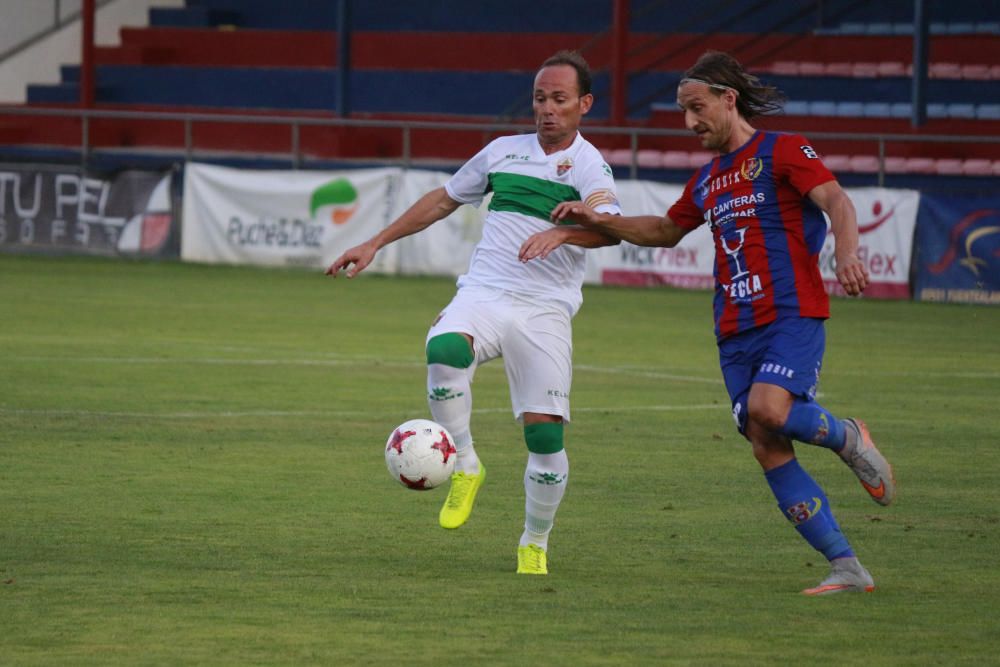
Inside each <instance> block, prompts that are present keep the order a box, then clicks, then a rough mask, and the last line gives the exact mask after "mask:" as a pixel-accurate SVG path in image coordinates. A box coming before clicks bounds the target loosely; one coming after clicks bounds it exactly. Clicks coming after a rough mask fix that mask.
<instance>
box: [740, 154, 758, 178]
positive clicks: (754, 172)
mask: <svg viewBox="0 0 1000 667" xmlns="http://www.w3.org/2000/svg"><path fill="white" fill-rule="evenodd" d="M762 169H764V161H763V160H761V159H760V158H759V157H752V158H747V159H746V160H744V161H743V164H742V165H741V166H740V175H741V176H743V178H745V179H746V180H748V181H752V180H754V179H755V178H757V177H758V176H760V172H761V170H762Z"/></svg>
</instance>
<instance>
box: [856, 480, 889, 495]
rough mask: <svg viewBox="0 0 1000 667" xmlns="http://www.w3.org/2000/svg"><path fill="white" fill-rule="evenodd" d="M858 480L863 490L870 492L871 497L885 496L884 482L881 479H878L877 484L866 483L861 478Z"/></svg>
mask: <svg viewBox="0 0 1000 667" xmlns="http://www.w3.org/2000/svg"><path fill="white" fill-rule="evenodd" d="M859 481H860V482H861V486H863V487H865V490H866V491H867V492H868V493H869V494H871V497H872V498H883V497H885V482H883V481H882V480H879V482H878V486H872V485H871V484H868V483H866V482H865V481H864V480H863V479H862V480H859Z"/></svg>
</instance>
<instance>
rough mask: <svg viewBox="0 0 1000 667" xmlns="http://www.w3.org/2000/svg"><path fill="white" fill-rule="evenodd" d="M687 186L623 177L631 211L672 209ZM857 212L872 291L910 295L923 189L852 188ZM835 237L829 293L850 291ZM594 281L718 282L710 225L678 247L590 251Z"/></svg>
mask: <svg viewBox="0 0 1000 667" xmlns="http://www.w3.org/2000/svg"><path fill="white" fill-rule="evenodd" d="M682 190H683V188H681V187H680V186H678V185H665V184H659V183H650V182H644V181H623V182H619V183H618V196H619V200H620V201H621V204H622V211H623V212H624V213H625V215H649V214H654V213H659V214H662V213H666V211H667V209H669V208H670V206H671V205H673V203H674V202H675V201H676V200H677V198H678V197H679V196H680V195H681V192H682ZM847 194H848V196H849V197H850V198H851V201H852V202H853V203H854V207H855V209H856V211H857V217H858V231H859V244H858V255H859V257H860V258H861V261H863V262H864V263H865V266H866V267H867V268H868V273H869V276H870V278H871V283H870V284H869V286H868V289H867V290H866V291H865V295H866V296H868V297H875V298H884V299H906V298H909V295H910V288H909V274H910V255H911V249H912V244H913V230H914V227H915V225H916V217H917V207H918V204H919V201H920V195H919V193H918V192H916V191H914V190H888V189H884V188H852V189H850V190H847ZM834 245H835V244H834V238H833V234H830V233H828V234H827V238H826V242H825V244H824V246H823V249H822V251H821V252H820V273H821V275H822V276H823V282H824V284H825V285H826V288H827V291H828V292H830V293H831V294H840V295H842V294H844V291H843V289H842V288H841V287H840V285H839V284H838V282H837V275H836V272H835V266H834ZM589 261H590V263H591V264H590V266H589V267H588V279H589V280H590V281H592V282H600V283H603V284H606V285H650V286H651V285H673V286H675V287H693V288H711V287H712V286H713V285H714V279H713V277H712V275H713V274H712V272H713V270H714V266H715V244H714V241H713V240H712V234H711V232H710V230H709V228H708V225H702V226H700V227H698V228H697V229H695V230H694V231H693V232H691V233H689V234H688V235H687V236H685V237H684V239H683V240H682V241H681V242H680V243H679V244H678V245H677V247H676V248H640V247H636V246H633V245H632V244H630V243H622V244H621V245H619V246H615V247H609V248H601V249H599V250H595V251H591V252H590V253H589Z"/></svg>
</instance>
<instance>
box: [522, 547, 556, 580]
mask: <svg viewBox="0 0 1000 667" xmlns="http://www.w3.org/2000/svg"><path fill="white" fill-rule="evenodd" d="M546 560H547V559H546V557H545V549H543V548H541V547H540V546H538V545H537V544H529V545H527V546H523V547H518V548H517V573H518V574H548V573H549V567H548V563H547V562H546Z"/></svg>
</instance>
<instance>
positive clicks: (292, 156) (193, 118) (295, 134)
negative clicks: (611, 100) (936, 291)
mask: <svg viewBox="0 0 1000 667" xmlns="http://www.w3.org/2000/svg"><path fill="white" fill-rule="evenodd" d="M5 116H34V117H51V118H56V119H73V120H78V121H79V122H80V126H81V131H80V143H79V146H78V148H79V155H80V160H81V163H82V164H83V165H84V166H85V165H86V164H87V161H88V158H89V156H90V155H91V153H92V152H93V151H94V150H95V146H94V145H93V144H92V142H91V136H90V135H91V132H90V127H91V124H92V122H93V121H95V120H116V119H118V120H129V121H168V122H174V123H179V124H181V125H182V126H183V133H184V140H183V157H184V159H185V160H186V161H191V160H194V159H196V158H198V157H200V156H202V155H205V156H207V155H214V156H216V157H217V156H218V155H219V152H218V151H214V152H212V151H209V150H202V149H199V148H198V147H196V146H195V145H194V139H193V137H194V127H195V126H196V125H198V124H201V123H205V124H216V125H217V124H219V123H237V124H239V123H242V124H254V125H277V126H285V127H287V128H288V133H289V135H288V139H289V142H288V146H289V148H288V150H287V152H285V153H282V154H280V157H282V158H283V159H287V160H288V162H289V164H290V166H291V167H293V168H301V167H303V166H305V165H306V156H305V155H304V154H303V151H302V141H301V134H302V129H303V128H305V127H333V128H378V129H383V130H386V131H387V132H398V133H399V136H400V137H401V144H402V149H401V151H400V154H399V155H398V156H397V157H393V158H385V157H375V156H373V157H372V158H371V160H369V161H371V162H381V163H385V164H392V165H400V166H403V167H410V166H412V165H413V164H414V156H413V152H412V143H413V136H414V134H415V133H417V132H420V131H424V130H435V131H447V132H479V133H481V134H482V135H483V137H484V139H485V138H488V137H490V136H498V135H499V134H516V133H526V132H533V131H534V129H535V128H534V126H533V125H531V124H526V123H520V124H518V123H465V122H461V123H459V122H455V123H449V122H441V121H402V120H369V119H352V118H302V117H287V116H272V115H256V114H211V113H178V112H160V111H156V112H143V111H120V110H104V109H78V108H37V107H0V118H3V117H5ZM787 130H788V131H795V128H794V127H789V128H787ZM584 131H585V133H586V135H587V136H588V137H589V138H594V137H608V136H611V137H616V140H617V141H621V138H622V137H625V138H627V143H628V145H629V148H630V150H631V161H630V164H629V165H627V166H628V169H629V178H633V179H634V178H637V176H638V173H639V169H640V165H639V159H638V154H639V149H640V146H641V145H642V142H643V140H644V139H646V138H650V137H678V138H683V139H686V140H689V141H690V140H691V138H692V133H691V132H690V131H688V130H685V129H666V128H643V127H601V126H596V125H595V126H591V125H588V126H586V128H585V130H584ZM807 134H808V136H809V138H810V139H811V140H816V139H819V140H825V141H830V142H837V141H863V142H870V143H872V144H873V146H874V148H875V150H874V154H875V155H876V156H877V158H878V171H877V178H878V184H879V185H883V184H884V180H885V174H886V168H885V167H886V155H887V147H888V146H889V145H891V144H893V143H908V144H913V143H928V144H942V143H943V144H983V143H986V144H998V147H997V157H996V158H995V159H997V160H1000V136H982V135H977V136H966V135H911V134H888V133H887V134H881V133H845V132H812V131H810V132H808V133H807ZM482 143H484V144H485V141H483V142H482ZM595 143H600V142H596V141H595ZM0 145H2V141H0ZM7 145H14V144H10V143H8V144H7ZM102 148H107V147H102ZM162 148H163V147H161V146H142V145H130V146H128V150H130V151H132V152H134V153H142V152H144V150H146V151H155V150H162ZM228 154H229V155H231V156H244V155H247V153H245V152H240V151H229V152H228ZM251 154H252V153H251ZM616 166H620V165H616Z"/></svg>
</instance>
